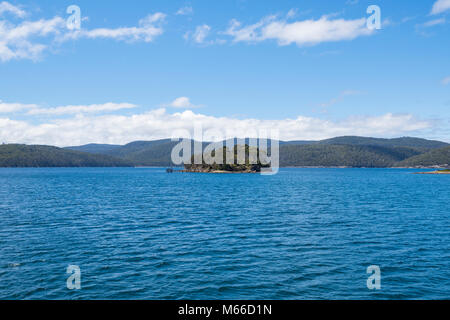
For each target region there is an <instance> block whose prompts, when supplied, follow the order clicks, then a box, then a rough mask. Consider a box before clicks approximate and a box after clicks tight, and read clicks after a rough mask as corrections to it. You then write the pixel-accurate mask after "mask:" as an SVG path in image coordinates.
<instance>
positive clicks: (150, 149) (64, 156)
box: [0, 136, 450, 171]
mask: <svg viewBox="0 0 450 320" xmlns="http://www.w3.org/2000/svg"><path fill="white" fill-rule="evenodd" d="M246 143H247V142H246ZM177 144H178V142H173V141H171V140H170V139H165V140H156V141H136V142H132V143H129V144H126V145H123V146H118V145H105V144H89V145H85V146H79V147H69V148H65V149H59V148H54V147H46V146H23V145H4V146H1V147H2V149H1V150H2V151H0V166H3V167H5V166H10V167H20V166H130V165H131V166H161V167H170V166H173V164H172V162H171V153H172V149H173V147H174V146H175V145H177ZM206 145H208V143H206V142H205V143H203V148H205V147H206ZM191 146H193V142H192V141H191ZM8 149H10V150H9V151H8ZM192 150H194V148H193V147H192ZM269 151H270V141H269ZM448 164H450V145H449V144H447V143H444V142H440V141H432V140H426V139H419V138H409V137H405V138H396V139H379V138H366V137H352V136H349V137H337V138H333V139H327V140H322V141H289V142H284V141H280V166H282V167H309V166H311V167H317V166H324V167H341V166H345V167H380V168H384V167H427V166H445V165H448ZM225 169H226V168H225ZM228 169H229V168H228ZM241 169H243V168H241ZM225 171H226V170H225Z"/></svg>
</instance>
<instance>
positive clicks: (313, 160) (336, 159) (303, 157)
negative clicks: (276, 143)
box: [280, 145, 420, 168]
mask: <svg viewBox="0 0 450 320" xmlns="http://www.w3.org/2000/svg"><path fill="white" fill-rule="evenodd" d="M419 153H420V152H419V151H417V150H415V149H413V148H405V147H399V148H388V147H379V146H353V145H282V146H281V147H280V166H282V167H303V166H304V167H309V166H324V167H338V166H346V167H369V168H370V167H381V168H383V167H390V166H393V165H394V164H395V163H397V162H398V161H402V160H404V159H406V158H409V157H411V156H415V155H418V154H419Z"/></svg>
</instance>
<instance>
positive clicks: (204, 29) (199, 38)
mask: <svg viewBox="0 0 450 320" xmlns="http://www.w3.org/2000/svg"><path fill="white" fill-rule="evenodd" d="M210 30H211V27H210V26H208V25H206V24H204V25H202V26H198V27H197V28H196V29H195V32H194V34H193V35H192V39H193V40H194V41H195V42H197V43H203V42H204V41H205V38H206V37H207V36H208V34H209V31H210Z"/></svg>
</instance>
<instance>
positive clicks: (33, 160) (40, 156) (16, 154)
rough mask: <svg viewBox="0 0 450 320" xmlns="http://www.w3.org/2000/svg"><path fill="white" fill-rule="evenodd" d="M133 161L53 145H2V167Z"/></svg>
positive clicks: (114, 164)
mask: <svg viewBox="0 0 450 320" xmlns="http://www.w3.org/2000/svg"><path fill="white" fill-rule="evenodd" d="M128 166H133V164H132V163H130V162H128V161H125V160H122V159H115V158H113V157H110V156H106V155H99V154H91V153H86V152H79V151H73V150H67V149H61V148H56V147H51V146H28V145H21V144H4V145H0V167H128Z"/></svg>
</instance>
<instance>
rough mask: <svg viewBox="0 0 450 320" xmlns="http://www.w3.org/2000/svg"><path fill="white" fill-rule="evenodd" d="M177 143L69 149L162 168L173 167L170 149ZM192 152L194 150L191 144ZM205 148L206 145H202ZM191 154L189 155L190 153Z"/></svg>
mask: <svg viewBox="0 0 450 320" xmlns="http://www.w3.org/2000/svg"><path fill="white" fill-rule="evenodd" d="M178 143H179V142H173V141H172V140H171V139H163V140H154V141H135V142H131V143H128V144H126V145H123V146H114V145H106V146H111V147H110V148H108V147H106V148H105V147H103V146H105V145H97V146H102V147H98V148H96V147H95V145H86V146H80V147H69V149H71V150H76V149H78V150H86V148H90V147H93V148H94V150H93V151H91V152H92V153H97V154H104V155H109V156H112V157H114V158H120V159H123V160H125V161H128V162H132V163H133V164H134V165H135V166H148V167H164V166H173V163H172V161H171V154H172V149H173V148H174V147H175V146H176V145H177V144H178ZM191 146H192V152H193V150H194V148H193V144H192V142H191ZM203 146H206V143H203ZM192 152H191V153H192Z"/></svg>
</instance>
